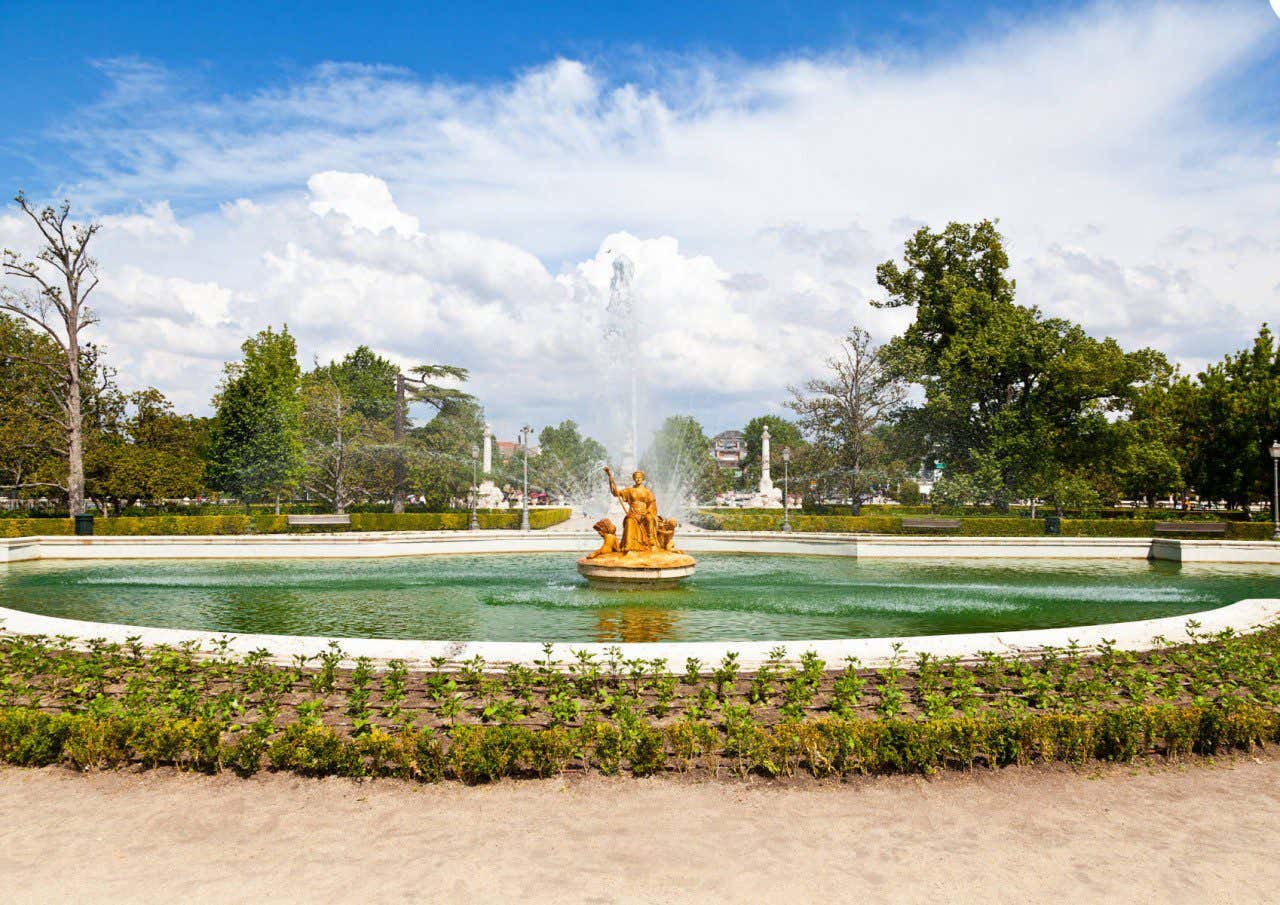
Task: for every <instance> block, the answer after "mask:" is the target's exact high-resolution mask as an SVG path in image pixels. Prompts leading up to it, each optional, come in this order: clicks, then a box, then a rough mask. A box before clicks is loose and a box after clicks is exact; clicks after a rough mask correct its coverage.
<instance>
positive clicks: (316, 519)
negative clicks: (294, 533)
mask: <svg viewBox="0 0 1280 905" xmlns="http://www.w3.org/2000/svg"><path fill="white" fill-rule="evenodd" d="M286 518H287V520H288V525H289V527H290V528H295V527H296V528H304V527H306V528H310V527H315V526H333V527H345V528H350V527H351V516H349V515H290V516H287V517H286Z"/></svg>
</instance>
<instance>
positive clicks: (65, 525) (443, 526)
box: [0, 508, 571, 537]
mask: <svg viewBox="0 0 1280 905" xmlns="http://www.w3.org/2000/svg"><path fill="white" fill-rule="evenodd" d="M570 514H571V512H570V510H569V509H563V508H557V509H530V510H529V527H531V528H534V529H539V528H550V527H551V526H552V525H558V524H560V523H561V522H563V521H565V520H567V519H568V518H569V516H570ZM477 516H478V520H479V522H480V527H481V528H491V529H496V528H508V529H515V528H519V527H520V510H518V509H514V510H513V509H492V510H481V511H480V512H478V513H477ZM468 517H469V516H468V514H467V513H466V512H406V513H404V514H402V515H392V514H390V513H372V512H370V513H361V512H357V513H352V515H351V528H350V529H346V528H334V527H332V526H316V527H313V528H297V527H294V528H291V527H289V523H288V516H287V515H275V514H274V513H271V512H254V513H253V515H245V514H243V513H240V514H237V515H159V516H141V517H135V516H118V517H115V518H97V519H94V523H93V530H94V533H95V534H103V535H116V536H120V535H129V536H147V535H205V534H284V533H287V532H297V533H301V532H306V531H322V532H331V531H335V530H339V531H344V530H351V531H461V530H463V529H465V528H466V527H467V521H468ZM72 533H74V523H73V522H72V520H71V519H69V518H64V519H49V518H37V519H0V537H32V536H38V535H67V534H72Z"/></svg>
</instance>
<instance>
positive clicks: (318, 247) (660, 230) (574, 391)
mask: <svg viewBox="0 0 1280 905" xmlns="http://www.w3.org/2000/svg"><path fill="white" fill-rule="evenodd" d="M108 9H109V12H106V11H105V10H108ZM726 11H727V12H726ZM0 21H2V22H3V23H4V29H3V31H2V32H0V53H3V57H2V59H4V61H5V64H4V66H3V67H0V96H3V97H5V98H6V101H7V109H8V110H9V111H10V113H9V115H8V116H7V117H6V123H5V127H4V129H3V130H0V188H3V189H4V191H6V192H7V191H13V190H16V189H18V188H20V187H21V188H25V189H26V190H27V191H28V192H29V193H31V194H32V195H34V196H36V197H40V198H53V197H58V196H68V197H70V198H71V199H72V200H73V202H74V204H75V206H76V209H77V210H78V211H82V212H85V213H89V214H93V215H96V216H99V217H101V218H103V220H104V225H105V228H104V230H103V232H102V234H101V237H100V240H99V248H98V258H99V260H100V262H101V265H102V276H103V279H102V284H101V288H100V290H99V292H98V297H97V298H96V300H95V301H96V304H97V307H98V309H99V311H100V313H101V314H102V323H101V325H100V326H99V327H97V328H96V329H97V330H98V331H99V332H98V335H97V337H96V339H97V340H98V341H99V342H101V343H102V344H103V345H104V346H105V347H106V348H107V352H108V356H109V358H110V360H111V361H112V362H113V363H114V364H115V365H116V367H117V368H118V369H119V371H120V373H121V375H122V376H123V377H124V379H125V382H126V383H131V384H132V385H136V386H145V385H152V386H156V387H158V388H159V389H161V390H163V391H164V392H165V393H167V394H169V395H170V396H171V397H172V398H174V399H175V400H176V401H177V402H178V404H179V405H181V406H182V407H184V408H186V409H189V410H195V411H206V410H207V409H208V404H209V398H210V394H211V393H212V391H213V388H214V387H215V386H216V383H217V380H218V377H219V374H220V372H221V367H222V364H223V362H224V361H226V360H228V359H230V358H234V357H235V356H236V354H237V349H238V346H239V344H240V342H241V341H242V340H243V338H244V337H245V336H246V335H248V334H250V333H253V332H256V331H257V330H259V329H262V328H263V327H265V326H267V325H269V324H271V325H279V324H280V323H283V322H287V323H288V324H289V325H290V327H291V329H292V330H293V331H294V332H295V334H296V335H297V336H298V340H299V346H300V354H301V357H302V358H303V359H304V360H305V361H306V362H310V361H311V360H312V359H313V358H315V359H320V360H327V359H329V358H332V357H335V356H340V355H342V354H343V353H345V352H346V351H348V350H349V349H350V348H352V347H353V346H354V345H355V344H357V343H361V342H363V343H367V344H369V345H371V346H373V347H374V348H375V349H376V350H378V351H379V352H381V353H382V354H385V355H388V356H391V357H393V358H395V359H396V360H398V361H401V362H403V363H404V364H413V363H416V362H420V361H424V360H435V361H448V362H452V363H457V364H460V365H463V366H465V367H468V368H470V369H471V371H472V373H473V381H472V384H471V387H472V389H473V390H474V391H476V392H477V393H478V394H479V395H480V396H481V398H482V399H483V400H484V402H485V405H486V408H487V411H488V413H489V415H490V417H491V419H492V420H493V421H494V422H495V425H496V426H497V428H498V431H499V434H500V435H502V436H509V435H510V434H511V433H513V432H514V430H515V428H516V427H518V426H519V424H521V423H523V422H524V421H526V420H529V421H533V422H534V423H535V425H538V424H544V423H547V422H551V421H558V420H560V419H561V418H564V417H576V418H578V419H579V420H580V421H582V422H585V423H586V424H587V425H588V426H589V427H590V428H591V429H592V430H593V431H594V432H595V433H596V434H597V435H600V436H602V437H604V438H605V439H606V440H607V439H609V436H610V434H611V433H616V428H617V425H615V424H612V423H611V421H610V416H609V412H610V410H611V409H612V408H613V403H612V400H613V396H614V392H613V388H614V384H613V381H612V380H611V375H612V374H613V373H614V372H613V368H614V367H615V362H614V360H613V352H614V351H615V350H613V349H611V348H610V347H609V345H608V344H607V343H605V342H604V341H603V339H602V328H603V319H604V311H605V304H606V302H607V300H608V295H609V279H610V274H611V273H612V264H613V261H614V260H615V259H616V258H617V256H619V255H623V254H625V255H626V256H627V257H628V258H630V259H631V261H632V263H633V265H634V268H635V275H636V276H635V285H634V287H633V292H634V295H635V297H636V301H637V311H638V312H639V316H640V318H641V319H642V320H643V321H644V329H645V331H646V332H647V333H648V335H650V336H651V341H650V342H649V343H648V344H647V345H646V349H645V350H644V351H643V353H642V359H643V371H644V373H645V377H646V380H645V386H646V393H647V394H648V396H649V400H650V402H651V403H652V408H653V410H654V412H655V414H656V415H658V416H660V415H662V414H666V413H670V412H674V411H687V412H692V413H694V414H695V415H697V416H698V417H700V418H701V419H702V420H703V421H704V423H705V424H706V426H707V427H708V428H710V429H714V430H719V429H723V428H728V427H735V426H740V425H741V424H742V423H743V422H745V421H746V420H747V419H748V418H750V417H752V416H753V415H755V414H760V413H762V412H772V413H780V414H785V413H786V412H785V409H784V408H783V402H784V401H785V399H786V398H787V386H788V385H791V384H796V383H799V382H802V381H803V380H805V379H807V378H810V377H812V376H814V375H815V374H816V373H817V372H818V371H820V370H821V368H822V363H823V360H824V358H825V357H826V356H827V355H829V354H831V352H832V351H834V349H835V344H836V342H837V340H838V338H839V336H840V335H841V333H843V332H844V331H845V330H847V329H848V328H849V327H850V326H852V325H854V324H857V325H859V326H862V327H864V328H866V329H868V330H870V331H871V332H872V333H873V334H874V335H875V336H876V337H877V338H879V339H884V338H887V337H888V336H891V335H893V334H894V333H895V332H897V331H899V330H901V329H902V328H903V326H904V322H903V316H904V313H903V312H901V311H885V310H882V309H877V308H875V307H874V306H873V305H872V304H871V302H872V301H874V300H875V299H876V298H878V297H879V289H878V287H877V286H876V283H875V276H874V270H875V265H876V264H877V263H879V262H881V261H883V260H885V259H886V258H889V257H892V256H894V255H896V254H898V253H899V252H900V250H901V246H902V242H903V240H904V239H905V238H906V236H907V235H908V234H909V233H910V232H911V231H912V230H914V229H916V228H918V227H919V226H921V225H925V224H928V225H932V226H935V227H941V226H943V225H945V224H946V222H947V221H949V220H968V221H972V220H976V219H979V218H983V217H993V218H999V220H1000V226H1001V229H1002V231H1003V232H1004V234H1005V236H1006V239H1007V241H1008V246H1009V250H1010V257H1011V261H1012V262H1013V274H1014V276H1015V277H1016V278H1017V280H1018V286H1019V293H1020V297H1021V299H1022V300H1023V301H1026V302H1029V303H1034V304H1037V305H1040V306H1041V307H1042V308H1044V309H1045V310H1046V311H1048V312H1050V313H1052V314H1055V315H1060V316H1065V317H1070V318H1072V319H1074V320H1077V321H1079V322H1081V323H1083V324H1084V325H1085V326H1086V328H1088V329H1089V330H1091V331H1092V332H1094V333H1095V334H1099V335H1111V336H1115V337H1117V338H1118V339H1119V340H1120V341H1121V342H1122V343H1123V344H1125V345H1126V346H1128V347H1136V346H1142V345H1150V346H1154V347H1156V348H1158V349H1161V350H1163V351H1165V352H1167V353H1168V354H1169V355H1170V356H1171V357H1173V358H1174V359H1175V360H1176V361H1177V362H1179V363H1180V364H1182V365H1183V366H1184V367H1185V368H1187V369H1189V370H1195V369H1196V368H1199V367H1201V366H1203V365H1204V364H1205V363H1206V362H1207V361H1210V360H1213V359H1216V358H1218V357H1220V356H1221V355H1223V354H1225V353H1226V352H1229V351H1232V350H1234V349H1237V348H1240V347H1242V346H1243V345H1244V344H1245V343H1246V342H1247V341H1248V340H1249V337H1250V336H1251V335H1252V334H1253V333H1254V332H1256V329H1257V326H1258V324H1259V323H1260V322H1261V321H1262V320H1264V319H1268V318H1269V319H1271V320H1272V321H1273V322H1274V321H1275V320H1276V315H1275V311H1277V310H1280V272H1277V269H1276V266H1275V262H1276V261H1277V260H1280V18H1277V17H1276V16H1275V15H1274V14H1273V13H1272V12H1271V10H1270V9H1269V7H1268V5H1267V3H1266V2H1264V0H1240V2H1228V3H1205V2H1142V3H1086V4H1072V3H1053V4H1036V3H985V4H981V3H959V2H941V3H921V4H902V3H888V2H885V3H879V2H877V3H863V4H856V5H855V4H836V3H826V2H816V0H813V2H790V3H786V2H772V3H755V4H748V3H735V4H725V3H717V4H712V3H699V2H686V3H680V4H674V3H672V4H658V3H648V4H630V3H628V4H613V5H608V4H599V3H596V4H576V3H560V4H538V5H536V6H534V5H523V6H520V5H510V4H493V3H478V2H472V3H449V4H398V5H390V4H359V5H357V4H341V5H339V4H328V3H308V4H291V5H287V6H286V5H280V4H275V5H270V4H263V5H261V6H259V5H250V4H244V3H235V2H231V3H206V4H203V5H200V6H194V5H186V6H176V5H168V4H158V3H114V4H111V5H110V6H109V7H108V6H107V5H106V4H89V3H59V4H52V3H40V2H31V0H23V2H15V0H0ZM28 238H29V237H28V234H27V231H26V229H25V228H24V226H23V224H22V223H21V222H20V221H19V220H18V219H17V218H16V217H15V216H14V215H13V213H12V209H8V211H7V212H6V211H5V210H4V209H0V245H5V246H10V247H19V248H20V247H22V246H23V243H24V242H25V241H27V240H28Z"/></svg>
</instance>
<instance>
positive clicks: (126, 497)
mask: <svg viewBox="0 0 1280 905" xmlns="http://www.w3.org/2000/svg"><path fill="white" fill-rule="evenodd" d="M125 403H126V405H127V409H128V414H127V415H125V416H124V417H122V418H120V419H118V420H117V421H116V422H115V423H114V424H112V425H109V426H108V425H100V426H99V427H100V429H98V430H96V431H95V432H93V433H92V434H90V435H89V440H90V442H89V443H88V446H87V451H88V452H87V457H86V474H87V479H88V480H87V486H88V491H89V493H90V495H91V496H92V497H93V498H94V499H95V500H98V501H100V502H101V503H102V504H103V506H104V508H111V507H113V506H114V507H117V508H118V507H120V506H124V505H128V504H129V503H130V502H132V501H134V500H138V501H142V502H158V501H163V500H168V499H180V498H184V497H194V496H198V495H200V494H202V493H203V492H204V489H205V485H204V471H205V461H204V455H203V448H204V445H205V442H206V438H207V433H208V425H207V422H206V419H203V418H197V417H194V416H192V415H180V414H178V413H177V412H175V411H174V408H173V404H172V403H171V402H169V400H168V399H166V398H165V397H164V394H162V393H161V392H160V391H159V390H157V389H154V388H152V387H148V388H147V389H144V390H139V391H138V392H136V393H132V394H130V395H129V396H128V397H126V399H125Z"/></svg>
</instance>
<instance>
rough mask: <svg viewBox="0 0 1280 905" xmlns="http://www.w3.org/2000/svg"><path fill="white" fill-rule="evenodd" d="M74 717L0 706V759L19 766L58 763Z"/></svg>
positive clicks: (40, 765)
mask: <svg viewBox="0 0 1280 905" xmlns="http://www.w3.org/2000/svg"><path fill="white" fill-rule="evenodd" d="M75 719H76V718H75V717H72V716H69V715H67V714H57V715H56V716H55V715H53V714H48V713H44V712H43V711H40V710H29V709H26V708H15V709H12V710H0V762H3V763H6V764H14V765H16V766H20V767H44V766H48V765H49V764H54V763H57V762H58V761H59V760H61V759H62V756H63V752H62V749H63V745H64V744H65V742H66V739H67V733H68V732H69V731H70V729H71V723H72V721H73V720H75Z"/></svg>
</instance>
